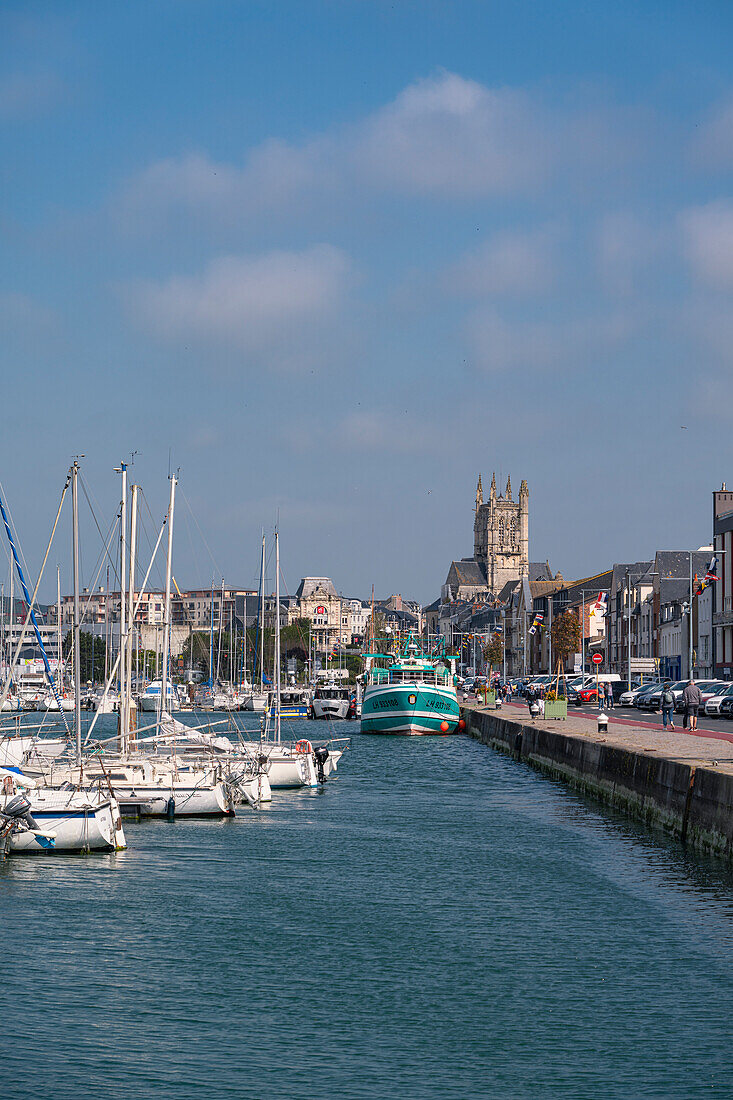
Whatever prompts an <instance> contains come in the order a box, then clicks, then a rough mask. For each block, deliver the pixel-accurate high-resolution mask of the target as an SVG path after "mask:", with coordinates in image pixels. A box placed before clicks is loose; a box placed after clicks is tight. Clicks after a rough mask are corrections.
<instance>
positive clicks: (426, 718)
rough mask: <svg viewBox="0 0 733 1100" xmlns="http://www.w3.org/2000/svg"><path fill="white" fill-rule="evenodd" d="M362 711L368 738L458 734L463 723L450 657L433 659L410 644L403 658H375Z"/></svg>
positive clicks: (409, 640)
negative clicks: (449, 666) (457, 730)
mask: <svg viewBox="0 0 733 1100" xmlns="http://www.w3.org/2000/svg"><path fill="white" fill-rule="evenodd" d="M369 660H370V661H371V665H370V667H369V670H368V672H367V674H366V681H365V685H364V699H363V702H362V710H361V732H362V733H393V734H402V735H408V736H410V735H412V736H414V735H420V734H431V733H438V734H446V733H454V732H455V730H456V728H457V726H458V723H459V721H460V714H459V711H458V698H457V696H456V688H455V682H454V676H455V674H454V667H455V662H454V659H451V664H452V666H453V667H452V668H451V669H450V670H449V669H448V668H447V667H446V665H445V664H444V663H443V661H444V655H442V654H441V655H436V654H427V653H423V652H421V651H420V650H419V649H418V646H417V645H416V643H415V642H414V641H413V640H412V639H411V638H410V639H408V643H407V645H406V646H405V649H404V652H403V653H401V654H398V655H395V654H394V653H389V654H379V653H374V654H370V656H369Z"/></svg>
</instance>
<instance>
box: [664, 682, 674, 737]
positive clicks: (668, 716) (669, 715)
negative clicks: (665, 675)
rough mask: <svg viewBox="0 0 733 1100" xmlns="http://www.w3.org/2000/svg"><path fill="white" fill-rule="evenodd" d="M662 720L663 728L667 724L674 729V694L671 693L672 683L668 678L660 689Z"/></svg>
mask: <svg viewBox="0 0 733 1100" xmlns="http://www.w3.org/2000/svg"><path fill="white" fill-rule="evenodd" d="M662 722H663V723H664V728H665V729H666V728H667V726H669V728H670V729H671V730H673V729H674V695H673V694H672V684H671V682H670V681H669V680H668V681H667V683H666V684H665V685H664V689H663V691H662Z"/></svg>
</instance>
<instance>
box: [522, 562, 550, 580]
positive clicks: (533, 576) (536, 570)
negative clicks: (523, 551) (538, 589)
mask: <svg viewBox="0 0 733 1100" xmlns="http://www.w3.org/2000/svg"><path fill="white" fill-rule="evenodd" d="M528 577H529V580H531V581H554V579H555V578H554V577H553V575H552V570H551V569H550V563H549V562H547V561H531V562H530V563H529V573H528Z"/></svg>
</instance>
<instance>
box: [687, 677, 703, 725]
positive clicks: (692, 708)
mask: <svg viewBox="0 0 733 1100" xmlns="http://www.w3.org/2000/svg"><path fill="white" fill-rule="evenodd" d="M682 702H683V703H684V705H685V712H686V714H687V724H688V726H689V728H690V731H691V732H694V731H695V730H696V729H697V712H698V710H699V709H700V704H701V703H702V692H701V691H700V688H699V687H698V686H697V684H696V683H695V681H694V680H689V681H688V683H687V687H686V688H685V690H684V691H683V692H682Z"/></svg>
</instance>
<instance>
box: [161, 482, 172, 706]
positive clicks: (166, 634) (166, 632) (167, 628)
mask: <svg viewBox="0 0 733 1100" xmlns="http://www.w3.org/2000/svg"><path fill="white" fill-rule="evenodd" d="M170 482H171V496H170V503H169V505H168V558H167V560H166V566H165V615H164V619H163V674H162V676H161V684H160V705H159V711H158V721H160V716H161V713H162V711H163V707H164V705H166V704H167V702H168V657H169V652H170V641H171V573H172V568H173V509H174V506H175V503H176V476H175V474H172V475H171V479H170ZM166 709H167V706H166Z"/></svg>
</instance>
